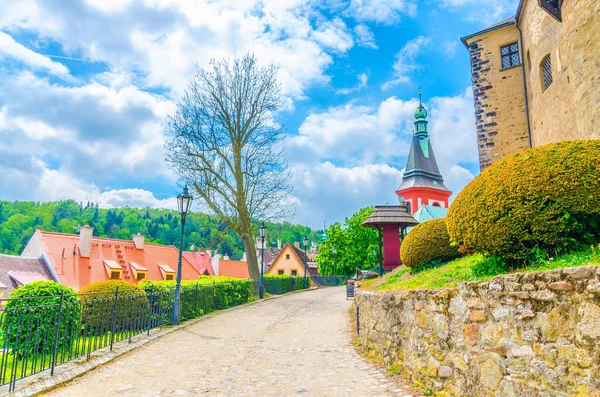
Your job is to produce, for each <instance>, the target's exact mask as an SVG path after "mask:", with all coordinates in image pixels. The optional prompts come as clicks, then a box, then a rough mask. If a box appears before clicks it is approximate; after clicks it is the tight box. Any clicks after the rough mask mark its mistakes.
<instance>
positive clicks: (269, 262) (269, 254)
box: [255, 237, 281, 274]
mask: <svg viewBox="0 0 600 397" xmlns="http://www.w3.org/2000/svg"><path fill="white" fill-rule="evenodd" d="M265 244H266V242H265ZM255 246H256V258H257V259H258V266H259V269H260V264H261V261H262V260H263V252H262V251H263V249H262V240H261V238H260V237H257V238H256V244H255ZM264 251H265V252H264V261H265V269H264V273H265V274H267V273H268V272H269V269H270V268H271V266H273V262H274V261H275V258H277V256H278V255H279V252H281V240H277V248H275V247H267V246H265V247H264Z"/></svg>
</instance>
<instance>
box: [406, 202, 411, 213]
mask: <svg viewBox="0 0 600 397" xmlns="http://www.w3.org/2000/svg"><path fill="white" fill-rule="evenodd" d="M406 212H408V213H409V214H411V213H412V212H411V211H410V201H409V202H408V203H406Z"/></svg>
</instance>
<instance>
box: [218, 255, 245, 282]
mask: <svg viewBox="0 0 600 397" xmlns="http://www.w3.org/2000/svg"><path fill="white" fill-rule="evenodd" d="M219 276H226V277H235V278H249V277H250V275H249V274H248V263H247V262H242V261H232V260H229V259H227V260H223V259H221V260H220V261H219Z"/></svg>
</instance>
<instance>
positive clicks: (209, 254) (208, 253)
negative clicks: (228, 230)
mask: <svg viewBox="0 0 600 397" xmlns="http://www.w3.org/2000/svg"><path fill="white" fill-rule="evenodd" d="M206 255H208V257H209V258H212V250H211V249H207V250H206Z"/></svg>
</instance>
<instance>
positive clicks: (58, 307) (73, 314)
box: [2, 281, 81, 355]
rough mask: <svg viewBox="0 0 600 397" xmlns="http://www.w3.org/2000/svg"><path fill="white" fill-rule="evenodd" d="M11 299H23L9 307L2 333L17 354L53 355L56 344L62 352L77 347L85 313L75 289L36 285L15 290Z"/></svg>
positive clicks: (42, 284) (13, 301) (41, 283)
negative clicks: (77, 339) (82, 312)
mask: <svg viewBox="0 0 600 397" xmlns="http://www.w3.org/2000/svg"><path fill="white" fill-rule="evenodd" d="M61 295H62V298H61ZM10 298H11V299H13V298H19V299H16V300H9V301H7V302H6V303H5V305H4V309H5V310H4V314H3V316H2V333H3V335H4V338H5V343H6V345H7V347H8V348H9V349H12V351H13V353H16V354H19V355H32V354H50V353H52V349H53V346H54V345H55V344H56V346H57V347H58V349H60V350H62V349H70V348H71V347H72V346H73V342H74V341H75V339H76V338H77V336H78V335H79V329H80V322H79V319H80V314H81V312H80V307H79V300H78V299H77V296H76V295H75V291H74V290H73V289H72V288H70V287H67V286H65V285H62V284H59V283H55V282H54V281H34V282H32V283H29V284H26V285H24V286H22V287H20V288H18V289H16V290H14V291H13V292H12V293H11V294H10ZM59 317H60V321H59ZM57 331H58V334H57Z"/></svg>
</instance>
